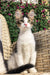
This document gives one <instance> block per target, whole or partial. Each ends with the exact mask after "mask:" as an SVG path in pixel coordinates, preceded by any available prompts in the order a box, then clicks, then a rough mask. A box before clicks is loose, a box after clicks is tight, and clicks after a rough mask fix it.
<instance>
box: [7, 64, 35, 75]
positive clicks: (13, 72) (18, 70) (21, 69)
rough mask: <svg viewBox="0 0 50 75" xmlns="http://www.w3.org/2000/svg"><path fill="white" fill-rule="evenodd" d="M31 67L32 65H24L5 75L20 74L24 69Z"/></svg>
mask: <svg viewBox="0 0 50 75" xmlns="http://www.w3.org/2000/svg"><path fill="white" fill-rule="evenodd" d="M32 67H34V65H32V64H26V65H23V66H20V67H19V68H17V69H13V70H10V71H8V72H7V73H6V74H16V73H21V72H23V71H25V70H26V69H30V68H32Z"/></svg>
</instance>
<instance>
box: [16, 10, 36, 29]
mask: <svg viewBox="0 0 50 75" xmlns="http://www.w3.org/2000/svg"><path fill="white" fill-rule="evenodd" d="M22 13H23V12H22V11H21V10H19V9H17V10H16V12H15V17H16V23H17V26H18V27H19V28H21V27H22V28H23V29H30V28H31V27H32V25H33V19H34V16H35V13H34V10H33V9H32V10H30V12H29V13H28V14H27V15H22Z"/></svg>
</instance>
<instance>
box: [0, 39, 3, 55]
mask: <svg viewBox="0 0 50 75" xmlns="http://www.w3.org/2000/svg"><path fill="white" fill-rule="evenodd" d="M0 52H1V53H2V55H3V47H2V42H1V40H0Z"/></svg>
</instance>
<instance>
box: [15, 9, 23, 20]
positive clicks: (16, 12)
mask: <svg viewBox="0 0 50 75" xmlns="http://www.w3.org/2000/svg"><path fill="white" fill-rule="evenodd" d="M22 16H23V15H22V11H21V10H19V9H17V10H16V11H15V18H16V20H18V19H20V18H21V17H22Z"/></svg>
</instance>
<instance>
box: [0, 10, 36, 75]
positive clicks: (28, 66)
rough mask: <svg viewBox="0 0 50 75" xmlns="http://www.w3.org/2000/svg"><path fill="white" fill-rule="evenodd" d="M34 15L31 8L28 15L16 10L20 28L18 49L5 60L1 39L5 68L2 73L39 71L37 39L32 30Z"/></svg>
mask: <svg viewBox="0 0 50 75" xmlns="http://www.w3.org/2000/svg"><path fill="white" fill-rule="evenodd" d="M34 15H35V14H34V10H33V9H32V10H30V12H29V13H28V15H22V11H21V10H19V9H17V10H16V12H15V18H16V23H17V26H18V27H19V29H20V33H19V37H18V40H17V49H16V50H15V51H13V53H12V55H11V57H10V59H9V60H7V61H5V60H4V58H3V48H2V42H1V41H0V50H1V51H0V53H2V54H1V55H0V57H1V58H2V60H1V61H3V63H2V64H3V68H2V69H3V70H1V71H0V73H6V74H14V73H22V72H23V73H28V72H31V73H32V72H37V70H36V69H35V63H36V50H35V39H34V35H33V34H32V32H31V28H32V26H33V24H32V23H33V19H34ZM0 67H1V66H0ZM21 69H22V70H21Z"/></svg>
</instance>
